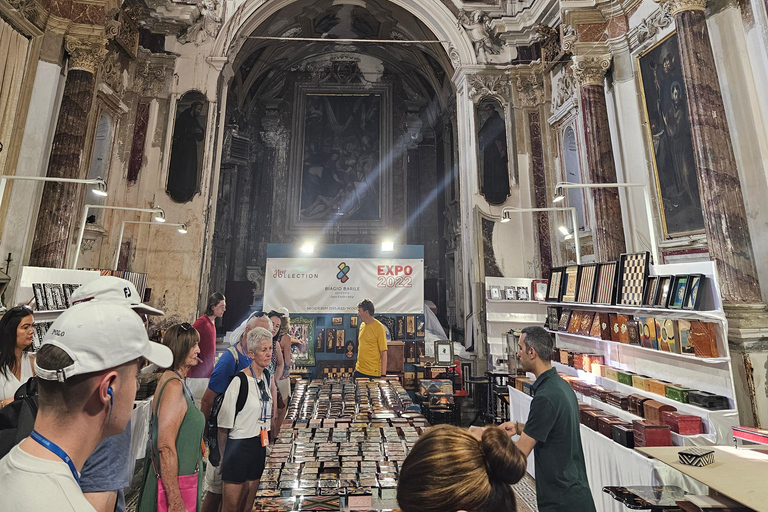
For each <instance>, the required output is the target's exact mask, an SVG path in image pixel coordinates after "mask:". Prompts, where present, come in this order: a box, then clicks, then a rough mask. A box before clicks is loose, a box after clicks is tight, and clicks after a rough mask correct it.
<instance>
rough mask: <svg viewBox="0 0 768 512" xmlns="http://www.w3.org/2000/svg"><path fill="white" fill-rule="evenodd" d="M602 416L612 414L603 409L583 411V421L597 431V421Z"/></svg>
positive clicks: (586, 425)
mask: <svg viewBox="0 0 768 512" xmlns="http://www.w3.org/2000/svg"><path fill="white" fill-rule="evenodd" d="M601 416H611V415H610V414H609V413H607V412H605V411H601V410H596V411H581V423H583V424H584V426H585V427H588V428H591V429H592V430H594V431H595V432H597V421H598V419H599V418H600V417H601ZM612 417H614V416H612Z"/></svg>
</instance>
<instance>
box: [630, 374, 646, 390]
mask: <svg viewBox="0 0 768 512" xmlns="http://www.w3.org/2000/svg"><path fill="white" fill-rule="evenodd" d="M649 380H650V378H648V377H645V376H643V375H633V376H632V387H635V388H637V389H642V390H643V391H649V390H648V381H649Z"/></svg>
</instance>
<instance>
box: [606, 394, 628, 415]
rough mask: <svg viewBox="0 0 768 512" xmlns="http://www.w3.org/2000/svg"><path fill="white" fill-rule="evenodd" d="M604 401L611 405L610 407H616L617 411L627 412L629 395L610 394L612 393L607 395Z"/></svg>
mask: <svg viewBox="0 0 768 512" xmlns="http://www.w3.org/2000/svg"><path fill="white" fill-rule="evenodd" d="M605 401H606V402H607V403H609V404H611V405H612V406H614V407H618V408H619V409H622V410H624V411H628V410H629V395H625V394H623V393H618V392H612V393H608V396H607V397H606V398H605Z"/></svg>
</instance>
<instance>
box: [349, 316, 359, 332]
mask: <svg viewBox="0 0 768 512" xmlns="http://www.w3.org/2000/svg"><path fill="white" fill-rule="evenodd" d="M349 326H350V327H352V328H353V329H357V315H352V316H351V317H350V318H349Z"/></svg>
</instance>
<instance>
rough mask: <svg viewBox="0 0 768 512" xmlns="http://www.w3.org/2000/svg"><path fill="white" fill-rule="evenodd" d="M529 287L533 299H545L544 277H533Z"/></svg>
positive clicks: (545, 285) (545, 283)
mask: <svg viewBox="0 0 768 512" xmlns="http://www.w3.org/2000/svg"><path fill="white" fill-rule="evenodd" d="M531 288H532V289H533V300H538V301H543V300H547V280H546V279H534V280H533V281H532V282H531Z"/></svg>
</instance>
